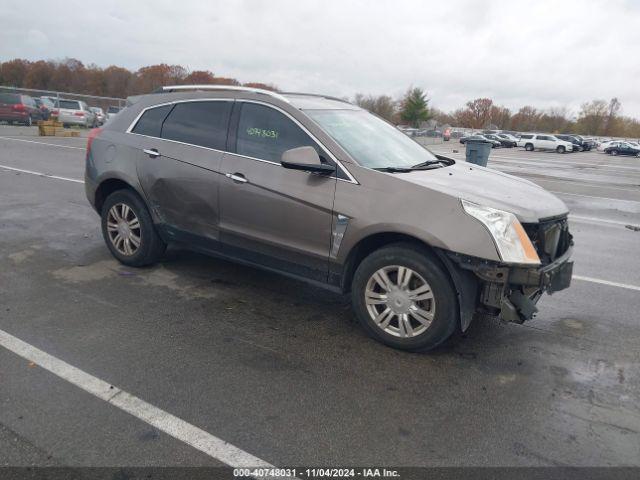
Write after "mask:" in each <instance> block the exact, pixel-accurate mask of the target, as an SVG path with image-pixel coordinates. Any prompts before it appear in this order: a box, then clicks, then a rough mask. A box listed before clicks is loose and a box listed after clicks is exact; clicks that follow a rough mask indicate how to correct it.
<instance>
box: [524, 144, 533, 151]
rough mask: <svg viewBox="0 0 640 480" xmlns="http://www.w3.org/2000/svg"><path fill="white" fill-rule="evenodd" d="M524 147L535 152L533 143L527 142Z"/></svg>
mask: <svg viewBox="0 0 640 480" xmlns="http://www.w3.org/2000/svg"><path fill="white" fill-rule="evenodd" d="M524 149H525V150H526V151H527V152H533V143H527V144H526V145H525V146H524Z"/></svg>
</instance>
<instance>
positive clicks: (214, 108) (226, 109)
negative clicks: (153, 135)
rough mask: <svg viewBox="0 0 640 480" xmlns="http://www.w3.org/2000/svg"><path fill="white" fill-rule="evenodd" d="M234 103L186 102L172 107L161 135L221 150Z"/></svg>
mask: <svg viewBox="0 0 640 480" xmlns="http://www.w3.org/2000/svg"><path fill="white" fill-rule="evenodd" d="M232 105H233V102H226V101H225V102H211V101H207V102H185V103H178V104H176V105H175V107H173V110H171V113H170V114H169V116H168V117H167V118H166V119H165V121H164V124H163V126H162V138H166V139H168V140H176V141H178V142H184V143H190V144H192V145H199V146H201V147H208V148H215V149H216V150H224V148H225V146H226V142H227V128H228V125H229V115H230V114H231V107H232Z"/></svg>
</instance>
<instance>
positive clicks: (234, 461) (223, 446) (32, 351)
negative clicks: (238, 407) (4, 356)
mask: <svg viewBox="0 0 640 480" xmlns="http://www.w3.org/2000/svg"><path fill="white" fill-rule="evenodd" d="M0 346H2V347H4V348H6V349H7V350H9V351H11V352H13V353H15V354H16V355H19V356H21V357H22V358H25V359H27V360H29V361H31V362H34V363H35V364H37V365H39V366H40V367H42V368H44V369H45V370H47V371H49V372H51V373H53V374H54V375H56V376H58V377H60V378H61V379H63V380H66V381H67V382H69V383H71V384H73V385H75V386H76V387H78V388H81V389H82V390H84V391H85V392H88V393H90V394H91V395H93V396H94V397H97V398H99V399H101V400H104V401H105V402H107V403H108V404H110V405H113V406H114V407H116V408H119V409H120V410H123V411H125V412H127V413H128V414H130V415H133V416H134V417H136V418H138V419H140V420H142V421H143V422H145V423H148V424H149V425H152V426H153V427H155V428H157V429H158V430H161V431H163V432H164V433H166V434H168V435H170V436H172V437H173V438H175V439H177V440H180V441H181V442H184V443H186V444H187V445H190V446H192V447H193V448H195V449H197V450H199V451H201V452H203V453H205V454H206V455H208V456H210V457H211V458H214V459H215V460H218V461H220V462H222V463H225V464H227V465H229V466H231V467H234V468H252V467H259V468H275V467H273V465H271V464H269V463H267V462H265V461H264V460H261V459H259V458H258V457H254V456H253V455H251V454H250V453H247V452H245V451H244V450H241V449H239V448H238V447H235V446H234V445H231V444H230V443H228V442H225V441H224V440H222V439H221V438H218V437H216V436H214V435H211V434H210V433H208V432H205V431H204V430H202V429H200V428H198V427H196V426H194V425H191V424H190V423H188V422H186V421H184V420H182V419H180V418H178V417H176V416H174V415H171V414H170V413H168V412H165V411H164V410H161V409H160V408H158V407H155V406H153V405H151V404H149V403H147V402H145V401H144V400H142V399H140V398H138V397H136V396H134V395H131V394H130V393H128V392H125V391H124V390H121V389H119V388H117V387H114V386H113V385H111V384H110V383H108V382H105V381H104V380H101V379H99V378H97V377H94V376H93V375H91V374H89V373H87V372H84V371H82V370H80V369H78V368H76V367H74V366H73V365H69V364H68V363H66V362H64V361H63V360H60V359H59V358H56V357H54V356H53V355H50V354H48V353H46V352H44V351H42V350H40V349H38V348H36V347H34V346H33V345H31V344H29V343H26V342H24V341H22V340H20V339H19V338H17V337H14V336H13V335H11V334H9V333H7V332H5V331H4V330H0Z"/></svg>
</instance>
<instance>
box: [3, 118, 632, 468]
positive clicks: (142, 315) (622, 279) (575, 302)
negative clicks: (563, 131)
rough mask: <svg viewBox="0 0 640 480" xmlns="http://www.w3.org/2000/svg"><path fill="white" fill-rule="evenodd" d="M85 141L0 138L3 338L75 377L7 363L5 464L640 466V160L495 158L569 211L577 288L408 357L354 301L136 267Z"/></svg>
mask: <svg viewBox="0 0 640 480" xmlns="http://www.w3.org/2000/svg"><path fill="white" fill-rule="evenodd" d="M85 143H86V139H84V138H49V137H37V136H35V129H27V128H26V127H13V128H10V127H6V126H0V340H1V339H4V340H3V341H4V342H5V343H11V344H12V345H22V347H24V348H27V347H25V345H26V344H28V347H29V348H33V347H35V348H37V349H38V351H42V352H45V353H46V354H48V355H49V356H50V357H46V358H47V359H50V360H51V362H52V363H51V365H53V367H55V368H58V367H60V365H62V367H60V368H63V367H64V365H68V366H71V367H73V368H74V369H77V370H69V369H68V368H67V367H64V368H67V370H65V371H66V372H71V373H69V376H68V378H61V375H59V374H54V373H52V372H51V371H50V370H51V369H47V368H42V367H41V366H40V365H41V363H39V362H33V361H29V360H27V359H26V358H23V356H19V355H17V354H16V353H14V351H11V349H7V348H3V347H1V346H0V465H73V466H122V465H131V466H133V465H137V466H140V465H143V466H147V465H177V466H180V465H192V466H193V465H221V460H222V461H224V459H225V458H228V457H225V456H224V455H231V454H232V453H233V452H234V451H232V450H229V448H230V447H229V448H227V449H226V450H225V449H224V448H222V450H220V449H218V450H215V449H213V448H210V449H202V448H201V449H198V448H194V446H193V445H194V444H198V441H196V440H197V438H195V437H194V435H196V433H197V435H196V437H197V436H198V435H200V436H199V437H198V438H200V439H205V440H206V441H210V442H213V443H212V445H214V446H215V445H218V444H216V443H215V442H216V440H221V441H225V442H229V444H231V445H233V446H234V447H235V448H237V451H235V452H236V453H238V452H244V453H246V454H247V455H252V456H255V457H256V458H258V459H261V460H263V461H264V462H268V463H269V464H272V465H278V466H281V465H324V466H337V465H359V466H369V465H379V466H385V465H387V466H395V467H399V466H449V465H463V466H464V465H474V466H540V465H545V466H547V465H548V466H556V465H560V466H567V465H570V466H611V465H615V466H622V465H624V466H639V465H640V370H639V367H640V320H639V318H638V311H640V231H638V230H640V159H637V158H623V157H617V158H612V157H609V156H607V155H605V154H602V153H599V152H582V153H574V154H565V155H559V154H556V153H542V152H525V151H524V150H523V149H498V150H495V151H493V152H492V154H491V158H490V166H491V167H493V168H497V169H498V170H501V171H503V172H506V173H510V174H514V175H518V176H521V177H524V178H527V179H529V180H531V181H534V182H536V183H538V184H540V185H542V186H543V187H545V188H547V189H548V190H551V191H553V192H555V193H556V194H557V195H558V196H559V197H560V198H562V199H563V200H564V201H565V202H566V203H567V205H568V206H569V207H570V209H571V212H572V216H571V217H570V218H571V229H572V232H573V234H574V237H575V242H576V249H575V254H574V258H575V267H574V274H575V276H574V282H573V285H572V286H571V288H570V289H569V290H565V291H562V292H559V293H557V294H555V295H553V296H545V297H543V299H542V300H541V302H540V304H539V307H540V313H539V315H538V317H537V318H536V319H534V320H532V321H530V322H527V323H526V324H524V325H516V324H505V323H500V322H497V321H482V322H476V323H474V324H472V326H471V328H470V330H469V331H468V332H467V333H466V334H465V335H464V336H463V337H462V338H459V339H457V341H456V342H450V343H448V344H447V345H445V346H444V347H442V348H440V349H438V350H437V351H435V352H432V353H430V354H408V353H403V352H399V351H395V350H392V349H390V348H387V347H385V346H383V345H381V344H379V343H377V342H375V341H374V340H371V339H369V338H368V337H367V336H366V335H365V333H364V332H363V331H362V330H361V329H360V327H359V326H358V324H357V323H356V321H355V319H354V317H353V315H352V314H351V310H350V305H349V302H348V300H347V299H345V298H342V297H340V296H338V295H335V294H333V293H329V292H326V291H324V290H320V289H317V288H315V287H311V286H308V285H306V284H303V283H298V282H296V281H293V280H289V279H285V278H281V277H279V276H276V275H274V274H271V273H265V272H262V271H257V270H253V269H250V268H246V267H241V266H237V265H234V264H231V263H227V262H224V261H220V260H215V259H210V258H207V257H204V256H201V255H198V254H194V253H190V252H185V251H180V250H176V249H170V250H169V251H168V253H167V256H166V259H165V260H164V261H163V262H162V263H161V264H160V265H158V266H156V267H153V268H145V269H139V270H135V269H130V268H125V267H123V266H121V265H119V264H118V263H117V262H116V261H115V260H114V259H113V258H112V257H111V256H110V254H109V253H108V251H107V249H106V247H105V246H104V243H103V240H102V236H101V233H100V230H99V219H98V216H97V215H96V214H95V212H94V211H93V210H92V209H91V208H90V207H89V205H88V203H87V201H86V199H85V196H84V188H83V185H82V178H83V171H84V147H85ZM431 148H432V150H433V151H435V152H437V153H443V154H447V155H450V156H452V157H453V158H456V159H462V158H463V157H464V147H463V146H462V145H460V144H459V143H457V142H454V141H452V142H445V143H443V144H441V145H434V146H432V147H431ZM454 150H457V153H455V152H454ZM39 174H46V175H48V176H42V175H39ZM2 335H4V337H3V336H2ZM19 341H22V342H25V344H20V343H19ZM22 347H21V348H22ZM42 358H45V357H42ZM62 362H64V364H63V363H62ZM56 365H57V367H56ZM53 367H52V368H53ZM55 368H54V369H55ZM78 372H81V373H82V374H84V375H86V378H85V377H83V376H82V375H81V374H80V373H78ZM89 375H90V376H91V377H90V378H95V379H100V380H102V381H104V382H107V384H108V385H109V386H113V387H114V391H115V392H116V393H115V394H113V395H109V396H105V397H103V398H100V397H99V396H97V395H96V394H95V392H94V393H93V394H92V393H91V390H90V388H89V387H87V384H86V381H88V380H87V378H89ZM83 378H84V379H85V380H86V381H85V380H83ZM83 382H84V383H83ZM82 385H84V386H85V387H87V388H85V389H84V390H83V388H84V387H82ZM79 386H80V387H81V388H79ZM96 388H97V387H96ZM87 389H89V391H86V390H87ZM127 396H134V397H135V398H137V399H140V400H142V401H144V402H145V406H144V408H142V407H140V408H138V409H137V410H136V408H137V407H136V408H133V409H132V408H129V409H128V410H127V409H126V408H123V406H122V405H123V404H124V403H123V402H121V401H120V400H119V399H121V398H125V397H126V398H129V397H127ZM105 399H106V400H108V401H106V400H105ZM125 406H126V405H125ZM150 407H153V408H156V409H157V410H153V412H155V413H154V414H153V415H151V416H149V414H148V412H149V411H151V410H149V408H150ZM172 416H175V417H177V418H179V419H181V420H182V421H183V422H184V424H180V425H182V426H181V427H180V428H178V427H176V428H178V429H179V430H180V432H181V434H180V435H170V434H169V433H166V432H167V429H166V428H165V427H166V425H168V424H172V423H171V422H173V420H172V419H173V418H175V417H172ZM173 425H175V422H174V423H173ZM183 427H184V428H183ZM198 432H202V433H198ZM190 440H191V443H190ZM203 441H204V440H203ZM200 444H201V443H200ZM224 445H226V444H224ZM221 451H222V454H219V452H221ZM216 452H218V453H216Z"/></svg>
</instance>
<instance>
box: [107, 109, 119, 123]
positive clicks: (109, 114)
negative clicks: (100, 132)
mask: <svg viewBox="0 0 640 480" xmlns="http://www.w3.org/2000/svg"><path fill="white" fill-rule="evenodd" d="M118 113H120V108H118V107H114V106H111V107H109V108H107V120H111V119H112V118H113V117H115V116H116V115H117V114H118Z"/></svg>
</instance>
